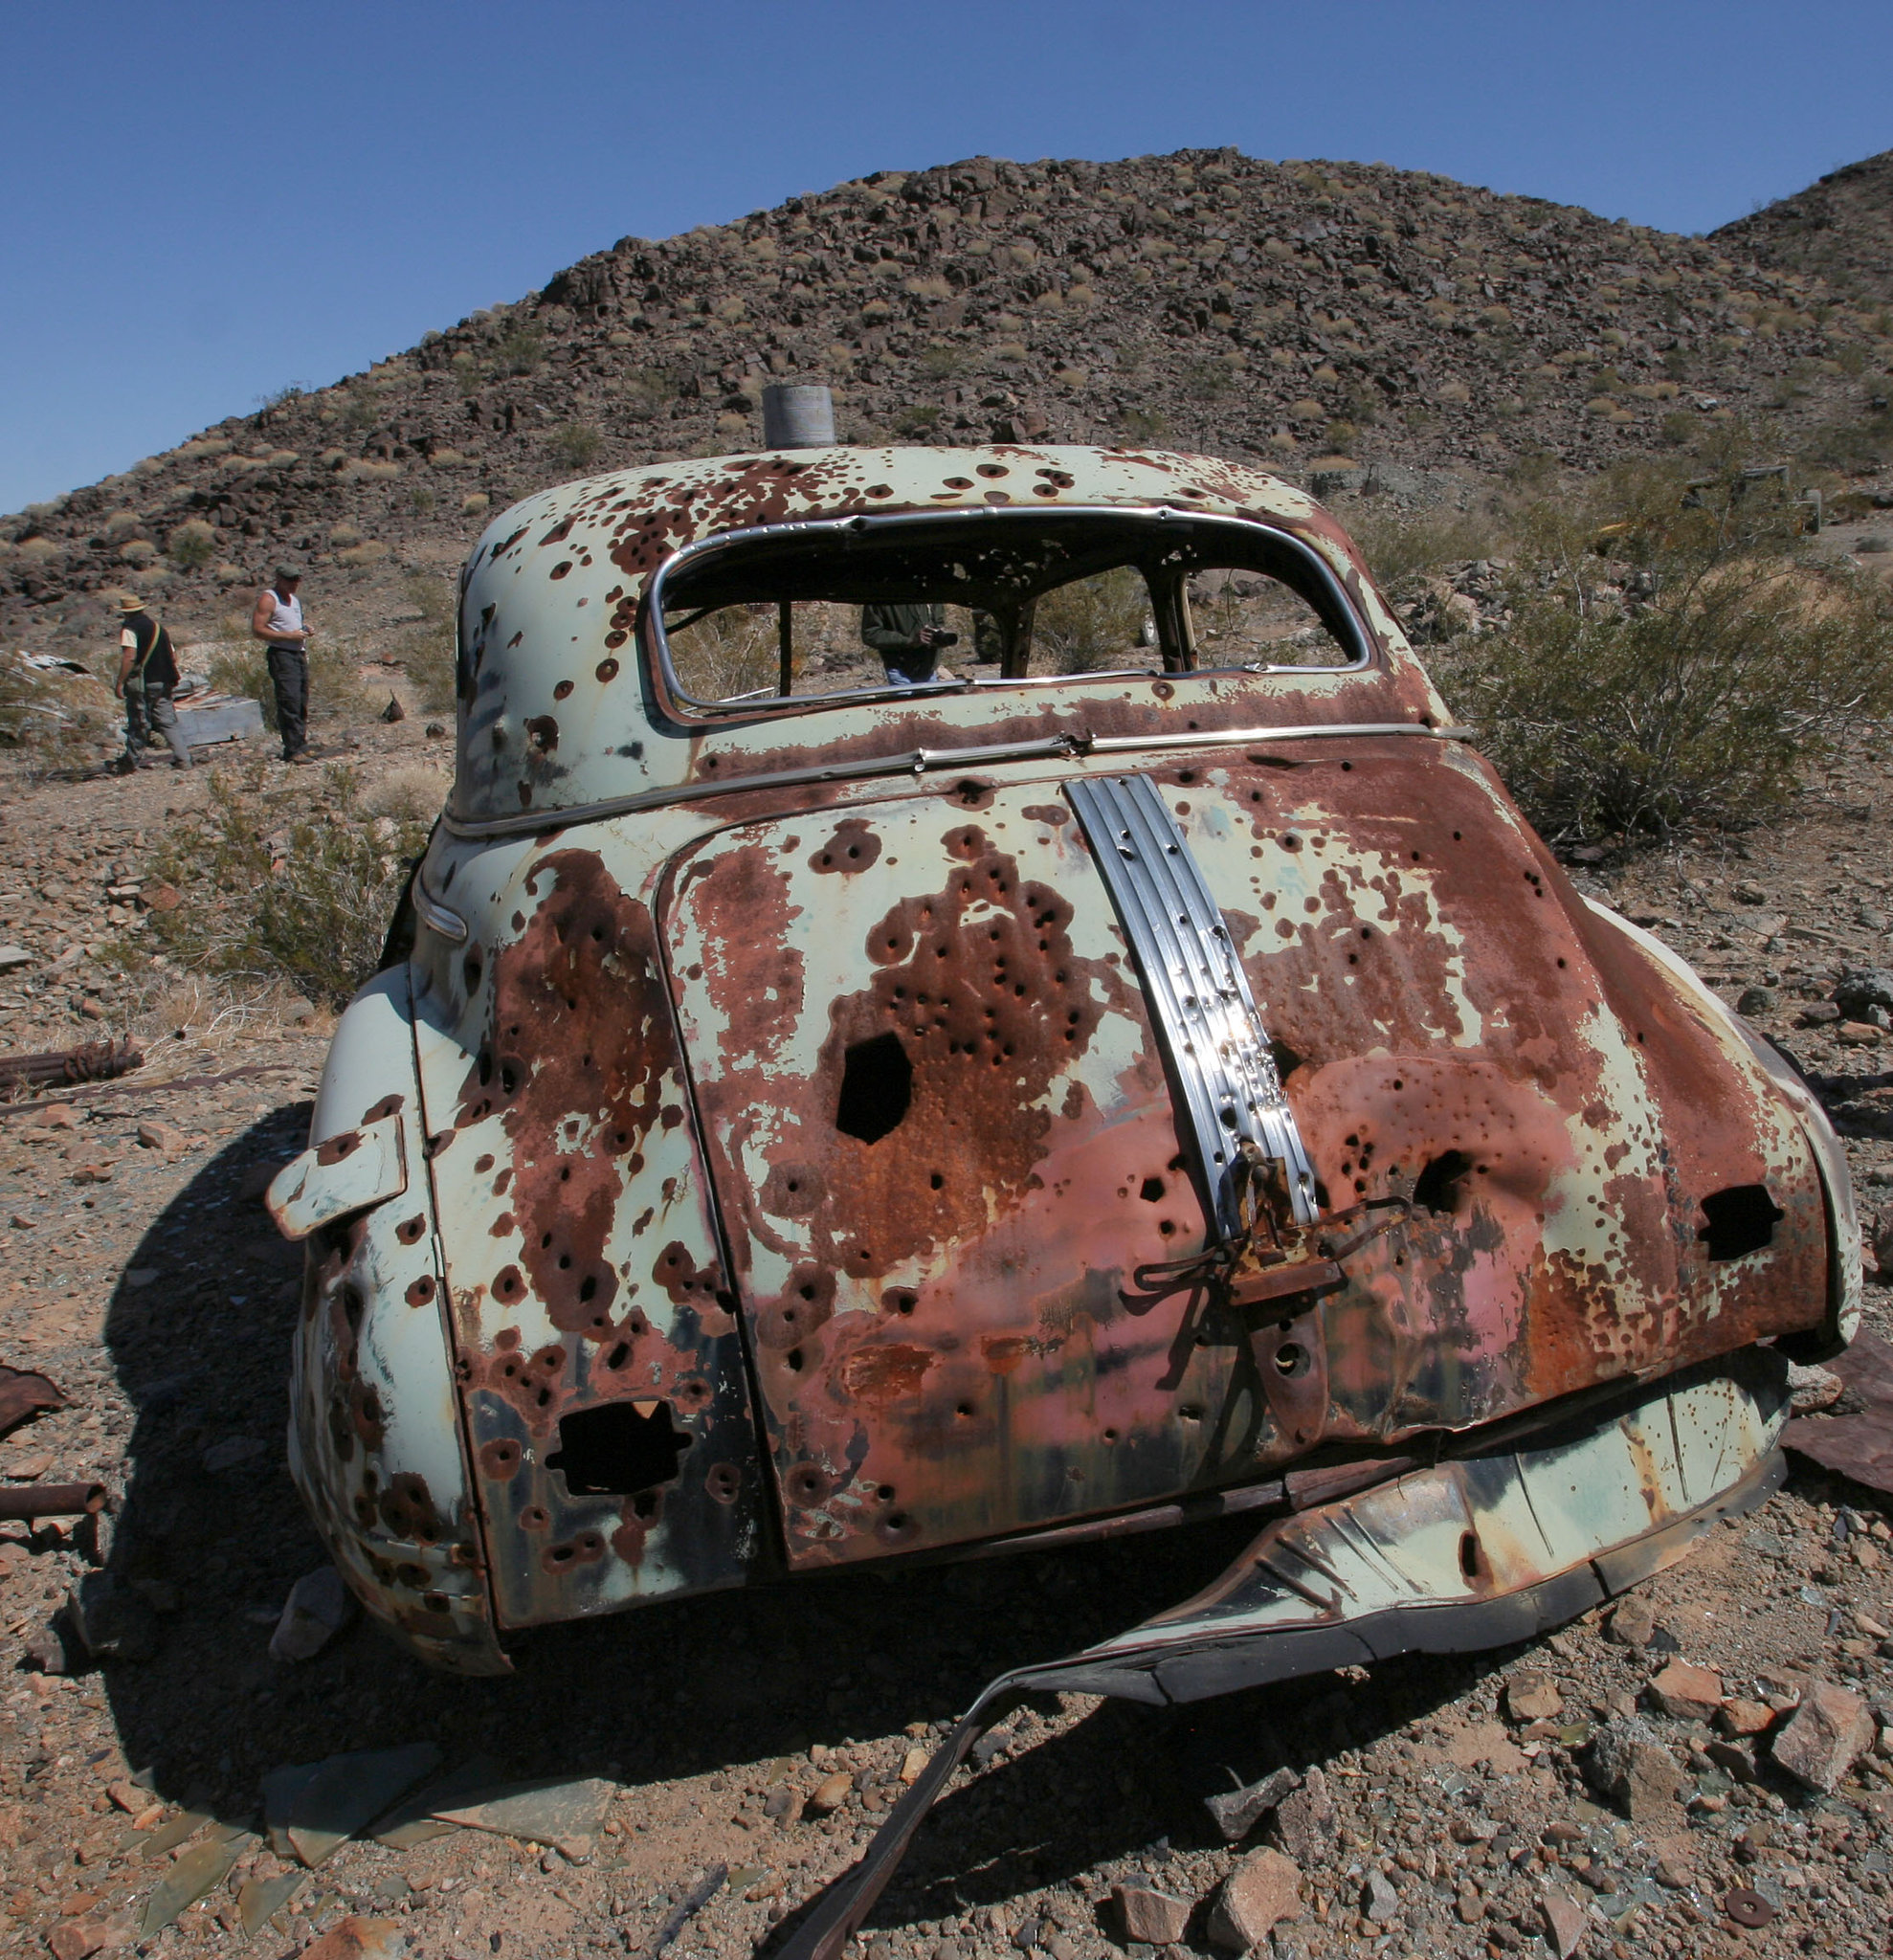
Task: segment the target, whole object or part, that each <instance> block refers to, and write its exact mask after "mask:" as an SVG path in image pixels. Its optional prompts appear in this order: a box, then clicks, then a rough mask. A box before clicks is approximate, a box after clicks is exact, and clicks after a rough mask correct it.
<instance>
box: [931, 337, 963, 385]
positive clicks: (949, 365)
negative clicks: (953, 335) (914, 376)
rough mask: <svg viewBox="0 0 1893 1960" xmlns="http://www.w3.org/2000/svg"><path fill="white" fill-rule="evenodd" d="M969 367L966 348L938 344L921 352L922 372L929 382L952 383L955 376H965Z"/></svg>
mask: <svg viewBox="0 0 1893 1960" xmlns="http://www.w3.org/2000/svg"><path fill="white" fill-rule="evenodd" d="M968 365H969V364H968V361H967V354H966V349H965V348H964V347H953V346H947V345H944V344H942V343H939V342H936V343H935V344H934V345H932V346H930V347H924V348H923V349H922V350H921V358H920V370H921V373H922V375H923V376H924V378H925V379H926V380H928V381H950V380H951V379H952V378H953V377H954V376H955V375H959V374H964V373H965V372H966V371H967V367H968Z"/></svg>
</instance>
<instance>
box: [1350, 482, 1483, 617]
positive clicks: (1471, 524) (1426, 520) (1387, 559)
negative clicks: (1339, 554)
mask: <svg viewBox="0 0 1893 1960" xmlns="http://www.w3.org/2000/svg"><path fill="white" fill-rule="evenodd" d="M1351 527H1352V531H1353V537H1354V542H1355V544H1357V545H1358V546H1360V547H1361V550H1362V551H1363V553H1365V555H1366V557H1367V561H1368V569H1369V570H1370V571H1371V572H1372V573H1373V578H1374V583H1375V584H1376V585H1377V586H1379V588H1380V589H1381V590H1382V591H1384V592H1386V593H1388V594H1389V595H1390V596H1399V595H1401V594H1403V593H1405V592H1408V591H1410V590H1412V589H1413V588H1414V585H1415V583H1416V582H1417V581H1418V580H1419V579H1421V578H1424V577H1426V576H1427V575H1428V574H1430V573H1433V572H1436V571H1438V570H1440V569H1442V568H1444V567H1446V566H1448V565H1463V564H1465V563H1466V561H1467V560H1468V559H1476V558H1489V557H1490V556H1491V555H1492V552H1493V550H1494V549H1495V548H1496V546H1497V542H1498V540H1497V536H1496V525H1495V523H1494V521H1493V519H1492V518H1491V517H1489V516H1487V515H1486V514H1485V513H1484V512H1482V511H1472V510H1423V511H1404V510H1396V509H1392V508H1390V507H1387V506H1373V505H1370V506H1369V508H1368V509H1367V510H1365V511H1364V512H1363V513H1362V514H1361V515H1360V516H1359V517H1358V518H1356V519H1354V520H1353V522H1352V526H1351Z"/></svg>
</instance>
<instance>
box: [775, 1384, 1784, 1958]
mask: <svg viewBox="0 0 1893 1960" xmlns="http://www.w3.org/2000/svg"><path fill="white" fill-rule="evenodd" d="M1618 1404H1619V1406H1617V1407H1615V1408H1612V1409H1608V1410H1600V1411H1597V1412H1595V1414H1594V1416H1593V1419H1592V1420H1591V1421H1588V1422H1583V1421H1580V1422H1578V1423H1576V1424H1574V1425H1573V1426H1572V1427H1571V1428H1570V1429H1567V1431H1566V1432H1565V1434H1563V1435H1556V1434H1555V1433H1552V1434H1548V1435H1547V1436H1545V1437H1542V1438H1537V1439H1528V1440H1521V1441H1518V1442H1516V1443H1515V1446H1513V1447H1510V1448H1505V1447H1501V1448H1497V1449H1492V1450H1484V1449H1481V1448H1479V1447H1478V1446H1476V1445H1475V1446H1473V1447H1470V1448H1468V1449H1467V1450H1466V1451H1465V1452H1464V1453H1463V1454H1459V1455H1456V1456H1455V1457H1453V1458H1452V1459H1449V1460H1447V1461H1445V1462H1442V1463H1438V1464H1436V1465H1434V1466H1433V1467H1432V1468H1430V1469H1426V1470H1415V1471H1412V1472H1410V1473H1409V1474H1406V1475H1403V1476H1398V1477H1390V1478H1389V1479H1388V1480H1387V1481H1383V1482H1381V1483H1379V1484H1377V1485H1375V1486H1373V1487H1372V1488H1370V1489H1368V1490H1365V1491H1362V1492H1360V1493H1359V1494H1358V1495H1356V1496H1353V1497H1349V1498H1347V1499H1344V1500H1342V1501H1340V1502H1338V1503H1330V1504H1326V1505H1324V1506H1322V1507H1320V1508H1316V1509H1311V1510H1308V1511H1305V1512H1303V1513H1302V1514H1300V1515H1299V1516H1295V1517H1290V1518H1285V1519H1283V1520H1281V1521H1280V1522H1279V1523H1277V1524H1274V1525H1271V1526H1269V1527H1268V1528H1267V1529H1266V1530H1264V1531H1263V1532H1262V1533H1261V1535H1260V1536H1259V1537H1258V1539H1257V1540H1256V1541H1255V1543H1254V1544H1252V1545H1251V1546H1249V1547H1248V1548H1247V1549H1246V1550H1245V1551H1244V1552H1243V1553H1242V1555H1241V1556H1240V1557H1239V1558H1237V1559H1236V1561H1235V1563H1234V1564H1232V1565H1231V1566H1230V1568H1229V1569H1228V1570H1227V1571H1226V1572H1224V1573H1223V1575H1222V1576H1221V1577H1220V1578H1219V1579H1218V1580H1216V1581H1215V1583H1214V1585H1212V1586H1210V1587H1209V1588H1208V1589H1207V1590H1206V1591H1205V1592H1203V1593H1199V1594H1198V1595H1197V1596H1196V1597H1195V1598H1194V1599H1191V1600H1186V1601H1185V1602H1184V1603H1183V1604H1182V1605H1180V1606H1178V1607H1175V1608H1173V1609H1172V1610H1171V1611H1170V1612H1169V1613H1167V1614H1163V1615H1159V1616H1158V1617H1157V1618H1155V1619H1151V1620H1147V1621H1146V1622H1145V1623H1144V1624H1143V1625H1142V1626H1139V1627H1133V1628H1132V1629H1131V1630H1130V1631H1129V1632H1127V1633H1125V1634H1123V1635H1120V1636H1119V1637H1117V1638H1115V1639H1111V1640H1105V1641H1102V1642H1101V1643H1100V1644H1099V1645H1097V1646H1095V1647H1089V1648H1086V1649H1085V1650H1084V1651H1083V1652H1082V1653H1079V1654H1074V1655H1071V1656H1070V1657H1068V1658H1067V1659H1063V1660H1056V1661H1052V1662H1049V1663H1045V1664H1041V1665H1035V1666H1030V1667H1022V1668H1019V1669H1017V1670H1016V1671H1014V1672H1013V1673H1011V1674H1007V1675H1002V1676H1001V1677H1000V1678H999V1680H997V1681H995V1682H992V1683H991V1685H990V1686H988V1687H987V1688H986V1689H984V1690H983V1691H982V1692H981V1694H980V1696H979V1698H978V1700H977V1701H976V1702H975V1703H974V1704H973V1705H972V1707H971V1708H969V1710H968V1711H967V1714H966V1715H965V1717H964V1718H963V1719H962V1720H961V1722H960V1723H959V1725H958V1726H956V1727H955V1729H954V1730H953V1732H952V1733H951V1735H949V1736H948V1737H947V1741H946V1742H945V1743H944V1744H943V1745H942V1747H941V1748H940V1749H939V1750H938V1751H937V1752H936V1754H935V1755H934V1758H933V1760H932V1761H931V1762H930V1763H929V1764H928V1765H927V1767H926V1769H925V1770H924V1771H923V1772H922V1773H921V1775H920V1776H919V1777H918V1778H917V1779H916V1781H915V1782H914V1784H913V1786H912V1788H911V1789H910V1790H909V1791H908V1792H907V1793H906V1794H905V1795H904V1796H903V1797H902V1799H901V1801H900V1802H899V1803H898V1804H897V1805H896V1806H895V1808H894V1810H893V1812H892V1813H891V1814H890V1815H889V1816H888V1819H887V1821H886V1822H885V1823H884V1824H883V1825H882V1826H881V1828H880V1831H879V1832H877V1834H876V1836H875V1838H874V1841H873V1843H872V1844H871V1845H870V1846H869V1848H868V1851H867V1853H866V1855H865V1856H864V1857H863V1858H862V1860H860V1862H859V1863H858V1864H857V1865H856V1866H855V1867H854V1869H853V1870H852V1871H850V1872H848V1873H846V1874H845V1875H844V1876H843V1877H842V1878H840V1879H839V1880H837V1881H836V1882H835V1884H834V1885H832V1886H831V1887H830V1888H829V1890H828V1892H827V1894H826V1895H825V1896H824V1897H823V1898H822V1899H821V1900H819V1901H818V1902H817V1903H816V1904H815V1906H814V1908H813V1911H812V1912H811V1913H810V1915H809V1916H808V1918H806V1919H805V1920H804V1921H803V1922H802V1924H801V1925H800V1926H799V1927H797V1928H796V1930H795V1932H794V1933H793V1935H792V1936H791V1938H790V1939H789V1940H788V1942H787V1943H786V1944H785V1945H784V1946H783V1948H782V1949H781V1950H782V1955H783V1960H835V1955H836V1954H838V1953H839V1952H840V1951H841V1949H842V1948H843V1946H844V1944H845V1943H846V1941H847V1939H848V1936H849V1934H850V1933H852V1932H853V1931H854V1930H855V1929H856V1928H857V1927H859V1926H860V1925H861V1923H862V1922H863V1921H864V1920H865V1919H866V1917H867V1915H868V1913H869V1912H870V1911H871V1910H872V1909H873V1907H874V1904H875V1901H876V1900H877V1899H879V1898H880V1894H881V1892H882V1890H883V1889H884V1888H885V1886H886V1884H887V1882H888V1880H889V1879H890V1878H891V1877H892V1876H893V1873H894V1870H895V1867H896V1866H897V1865H898V1864H899V1862H900V1860H901V1858H902V1854H903V1853H904V1852H905V1850H906V1848H907V1846H908V1844H909V1843H910V1842H911V1841H912V1839H913V1837H914V1834H915V1832H916V1831H917V1830H918V1829H919V1827H920V1824H921V1822H922V1820H923V1819H924V1817H925V1815H926V1813H927V1811H928V1810H929V1809H930V1808H931V1807H932V1805H933V1803H934V1801H935V1800H936V1799H937V1798H938V1797H939V1795H940V1793H941V1792H942V1791H943V1790H944V1789H945V1788H946V1785H947V1780H948V1779H949V1778H950V1777H951V1775H952V1773H953V1771H955V1770H956V1769H958V1767H959V1766H960V1764H961V1763H962V1762H964V1761H965V1759H966V1755H967V1752H968V1750H969V1748H971V1746H972V1744H973V1743H974V1741H975V1740H976V1739H977V1738H978V1736H979V1735H980V1734H981V1733H982V1732H983V1731H984V1730H985V1729H986V1728H988V1727H990V1726H991V1725H992V1724H993V1723H995V1722H996V1721H998V1720H999V1719H1000V1718H1001V1717H1002V1716H1003V1715H1004V1714H1005V1713H1006V1712H1007V1711H1008V1710H1009V1709H1010V1708H1012V1707H1013V1706H1014V1705H1016V1701H1017V1698H1018V1697H1019V1696H1021V1695H1023V1694H1028V1693H1035V1692H1036V1693H1056V1692H1059V1691H1063V1692H1067V1693H1075V1694H1089V1695H1115V1696H1120V1697H1122V1698H1124V1699H1125V1700H1127V1701H1137V1702H1145V1703H1150V1704H1159V1705H1161V1704H1176V1703H1188V1702H1195V1701H1201V1700H1203V1699H1204V1698H1205V1697H1208V1696H1212V1695H1219V1694H1227V1693H1229V1692H1231V1691H1232V1690H1233V1689H1236V1688H1239V1687H1251V1686H1255V1685H1258V1684H1259V1683H1261V1682H1271V1681H1283V1680H1289V1679H1293V1678H1294V1677H1296V1676H1298V1675H1303V1674H1309V1673H1314V1672H1318V1671H1320V1670H1322V1669H1329V1668H1335V1667H1340V1666H1347V1665H1360V1664H1362V1663H1365V1662H1371V1661H1374V1660H1379V1659H1388V1658H1389V1657H1391V1656H1392V1655H1395V1654H1410V1653H1422V1654H1456V1653H1465V1652H1468V1651H1473V1650H1477V1649H1479V1648H1483V1647H1493V1646H1499V1645H1503V1644H1505V1643H1506V1642H1509V1641H1514V1640H1522V1639H1526V1638H1529V1637H1531V1636H1533V1635H1534V1634H1537V1633H1541V1632H1544V1631H1546V1630H1547V1629H1548V1628H1550V1627H1554V1626H1558V1625H1561V1624H1563V1623H1564V1622H1565V1621H1567V1620H1570V1619H1572V1618H1575V1617H1576V1615H1579V1614H1581V1613H1584V1612H1587V1611H1589V1610H1590V1609H1591V1608H1592V1607H1593V1606H1596V1605H1598V1604H1599V1603H1600V1602H1601V1601H1603V1600H1605V1599H1607V1598H1609V1597H1611V1596H1612V1595H1613V1594H1615V1593H1621V1592H1623V1591H1624V1590H1625V1589H1626V1588H1628V1587H1630V1586H1633V1585H1636V1584H1637V1583H1638V1582H1639V1581H1640V1580H1642V1579H1645V1578H1647V1577H1648V1576H1649V1575H1650V1574H1651V1573H1652V1572H1655V1571H1658V1570H1661V1569H1662V1567H1664V1566H1666V1565H1668V1564H1670V1563H1672V1562H1673V1561H1674V1560H1675V1559H1677V1558H1679V1557H1681V1554H1682V1553H1683V1552H1684V1551H1685V1550H1686V1549H1687V1548H1688V1547H1689V1545H1690V1544H1691V1543H1692V1542H1693V1541H1694V1540H1695V1539H1696V1538H1697V1537H1698V1536H1700V1535H1701V1534H1702V1533H1703V1532H1704V1531H1706V1530H1708V1529H1709V1528H1710V1527H1711V1526H1714V1525H1715V1524H1716V1523H1717V1522H1718V1521H1719V1520H1721V1519H1723V1518H1726V1517H1734V1516H1740V1515H1741V1514H1743V1513H1745V1512H1747V1511H1748V1510H1751V1509H1752V1508H1753V1507H1754V1506H1755V1505H1756V1504H1757V1503H1760V1502H1761V1501H1762V1499H1763V1498H1765V1497H1766V1496H1767V1495H1768V1494H1769V1492H1770V1491H1771V1490H1772V1489H1774V1488H1775V1487H1777V1486H1778V1484H1779V1483H1780V1481H1781V1480H1782V1477H1783V1476H1784V1474H1785V1471H1786V1466H1785V1464H1784V1463H1783V1461H1782V1459H1781V1456H1780V1453H1779V1452H1778V1451H1776V1450H1775V1449H1774V1447H1773V1445H1774V1441H1775V1437H1777V1435H1778V1434H1779V1432H1780V1428H1781V1420H1782V1416H1783V1415H1784V1414H1785V1413H1786V1407H1787V1392H1786V1370H1785V1368H1784V1367H1783V1366H1782V1363H1781V1361H1780V1358H1779V1357H1778V1356H1775V1355H1772V1354H1768V1353H1764V1352H1760V1351H1757V1350H1750V1351H1748V1352H1747V1353H1744V1354H1739V1355H1736V1356H1733V1357H1731V1358H1730V1359H1729V1360H1728V1361H1726V1362H1723V1363H1716V1364H1711V1365H1709V1366H1706V1367H1704V1368H1701V1369H1697V1370H1692V1371H1690V1372H1689V1373H1688V1374H1686V1375H1683V1376H1681V1377H1678V1378H1674V1379H1672V1380H1671V1381H1669V1382H1667V1383H1663V1384H1660V1385H1658V1386H1657V1387H1655V1388H1653V1389H1647V1390H1643V1391H1640V1392H1632V1393H1631V1394H1630V1395H1628V1396H1627V1397H1619V1398H1618Z"/></svg>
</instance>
